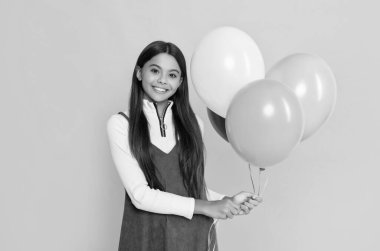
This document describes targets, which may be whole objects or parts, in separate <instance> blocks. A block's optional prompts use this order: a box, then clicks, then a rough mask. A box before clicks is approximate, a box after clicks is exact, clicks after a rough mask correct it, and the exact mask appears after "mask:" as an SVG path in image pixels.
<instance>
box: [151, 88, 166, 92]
mask: <svg viewBox="0 0 380 251" xmlns="http://www.w3.org/2000/svg"><path fill="white" fill-rule="evenodd" d="M153 89H155V90H156V91H159V92H166V91H167V90H165V89H163V88H160V87H153Z"/></svg>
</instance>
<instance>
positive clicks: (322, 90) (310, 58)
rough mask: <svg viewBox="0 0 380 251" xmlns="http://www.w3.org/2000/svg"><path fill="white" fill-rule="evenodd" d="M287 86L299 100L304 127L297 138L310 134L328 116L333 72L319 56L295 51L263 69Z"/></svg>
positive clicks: (333, 95)
mask: <svg viewBox="0 0 380 251" xmlns="http://www.w3.org/2000/svg"><path fill="white" fill-rule="evenodd" d="M266 78H267V79H274V80H277V81H280V82H281V83H283V84H285V85H286V86H288V87H289V88H290V89H292V90H293V92H294V93H295V94H296V96H297V98H298V99H299V101H300V102H301V105H302V108H303V111H304V116H305V131H304V134H303V136H302V139H301V141H303V140H305V139H307V138H308V137H310V136H311V135H312V134H314V133H315V132H316V131H317V130H318V129H319V128H320V127H321V126H322V125H323V124H324V123H325V122H326V121H327V119H328V118H329V117H330V115H331V114H332V112H333V110H334V107H335V102H336V92H337V91H336V83H335V78H334V74H333V73H332V71H331V69H330V67H329V66H328V65H327V63H326V62H325V61H324V60H322V59H321V58H320V57H318V56H315V55H311V54H305V53H298V54H293V55H290V56H287V57H285V58H284V59H282V60H280V61H279V62H278V63H276V64H275V65H274V66H273V67H272V68H271V69H270V70H269V71H268V73H267V75H266Z"/></svg>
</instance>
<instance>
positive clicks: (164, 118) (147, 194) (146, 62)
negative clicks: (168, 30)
mask: <svg viewBox="0 0 380 251" xmlns="http://www.w3.org/2000/svg"><path fill="white" fill-rule="evenodd" d="M202 130H203V123H202V121H201V120H200V119H199V117H197V116H196V115H195V114H194V112H193V110H192V108H191V106H190V103H189V94H188V83H187V73H186V62H185V58H184V56H183V54H182V52H181V51H180V50H179V49H178V47H177V46H175V45H174V44H172V43H166V42H162V41H156V42H153V43H151V44H149V45H148V46H147V47H145V49H144V50H143V51H142V52H141V54H140V56H139V57H138V60H137V63H136V66H135V69H134V73H133V77H132V86H131V96H130V100H129V109H126V110H125V111H124V112H119V113H118V114H114V115H112V116H111V117H110V119H109V120H108V124H107V132H108V138H109V143H110V148H111V153H112V157H113V161H114V163H115V166H116V169H117V171H118V173H119V175H120V178H121V181H122V183H123V185H124V187H125V191H126V195H125V205H124V215H123V221H122V226H121V234H120V242H119V251H121V250H149V251H151V250H157V251H161V250H171V251H180V250H207V247H208V244H209V243H208V234H209V229H210V226H211V225H212V223H213V218H214V219H227V218H230V219H231V218H233V216H234V215H240V214H248V213H249V212H250V210H251V209H252V208H253V207H254V206H256V205H258V204H259V203H260V202H261V200H260V199H259V198H256V197H254V196H253V194H251V193H248V192H240V193H238V194H237V195H235V196H233V197H228V196H224V195H221V194H219V193H216V192H214V191H212V190H210V189H208V188H207V187H206V183H205V179H204V163H205V160H204V145H203V140H202ZM214 236H215V234H214ZM213 242H214V243H216V240H215V239H214V240H213Z"/></svg>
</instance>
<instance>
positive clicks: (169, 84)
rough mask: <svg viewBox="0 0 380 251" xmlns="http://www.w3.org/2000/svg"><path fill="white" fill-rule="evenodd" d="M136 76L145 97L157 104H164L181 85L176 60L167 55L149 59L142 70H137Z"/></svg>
mask: <svg viewBox="0 0 380 251" xmlns="http://www.w3.org/2000/svg"><path fill="white" fill-rule="evenodd" d="M136 74H137V75H136V76H137V79H138V80H140V81H141V82H142V87H143V90H144V92H145V95H146V96H147V97H148V98H149V99H150V100H152V101H154V102H157V103H161V102H166V101H167V100H168V98H170V97H171V96H172V95H173V94H174V93H175V92H176V91H177V89H178V87H179V86H180V85H181V83H182V77H181V70H180V68H179V65H178V63H177V60H176V59H175V58H174V57H173V56H171V55H169V54H167V53H160V54H158V55H156V56H154V57H153V58H151V59H150V60H149V61H147V62H146V63H145V64H144V66H143V67H142V68H138V69H137V72H136Z"/></svg>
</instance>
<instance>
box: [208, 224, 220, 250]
mask: <svg viewBox="0 0 380 251" xmlns="http://www.w3.org/2000/svg"><path fill="white" fill-rule="evenodd" d="M218 221H219V219H215V220H214V222H213V223H212V224H211V226H210V229H209V230H208V237H207V243H208V247H207V251H214V250H215V247H216V224H217V223H218ZM212 229H215V231H214V232H215V234H214V243H213V242H212V236H211V234H212V232H211V230H212Z"/></svg>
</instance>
